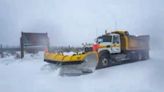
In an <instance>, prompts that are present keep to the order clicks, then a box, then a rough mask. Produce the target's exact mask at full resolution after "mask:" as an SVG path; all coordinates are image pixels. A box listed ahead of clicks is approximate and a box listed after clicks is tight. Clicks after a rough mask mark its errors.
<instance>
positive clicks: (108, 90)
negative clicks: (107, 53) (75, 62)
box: [0, 52, 164, 92]
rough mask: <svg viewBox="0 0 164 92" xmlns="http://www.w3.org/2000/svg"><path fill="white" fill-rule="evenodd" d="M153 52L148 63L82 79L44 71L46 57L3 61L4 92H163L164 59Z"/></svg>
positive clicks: (0, 65) (0, 79) (0, 77)
mask: <svg viewBox="0 0 164 92" xmlns="http://www.w3.org/2000/svg"><path fill="white" fill-rule="evenodd" d="M160 55H162V53H158V52H151V58H150V60H147V61H142V62H136V63H130V64H124V65H119V66H114V67H110V68H105V69H101V70H97V71H95V72H94V73H92V74H87V75H81V76H59V74H58V71H44V70H42V69H41V68H42V67H43V66H44V65H46V64H47V63H45V62H43V53H39V54H38V55H35V56H33V57H31V55H26V57H25V58H24V59H22V60H21V59H14V57H13V56H10V57H7V58H3V59H0V92H163V91H164V71H163V70H164V59H163V58H162V56H160Z"/></svg>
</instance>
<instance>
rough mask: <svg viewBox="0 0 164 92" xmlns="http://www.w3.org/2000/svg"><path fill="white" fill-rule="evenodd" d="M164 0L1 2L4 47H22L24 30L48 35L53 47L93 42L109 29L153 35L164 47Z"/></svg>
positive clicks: (154, 41)
mask: <svg viewBox="0 0 164 92" xmlns="http://www.w3.org/2000/svg"><path fill="white" fill-rule="evenodd" d="M163 4H164V1H163V0H0V13H1V14H0V44H4V45H10V46H11V45H12V46H13V45H14V46H18V45H19V38H20V36H21V34H20V33H21V31H23V32H47V33H48V35H49V38H50V44H51V45H53V46H61V45H64V46H67V45H71V46H80V45H81V43H83V42H93V41H94V38H95V37H96V36H98V35H101V34H103V33H104V31H105V30H106V29H108V30H115V29H125V30H127V31H129V32H130V33H131V34H135V35H142V34H149V35H150V36H151V48H152V49H156V48H157V49H158V48H162V47H164V42H163V38H164V37H163V36H162V35H163V33H164V32H163V30H164V26H163V24H164V10H163V8H164V6H163Z"/></svg>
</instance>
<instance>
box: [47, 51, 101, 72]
mask: <svg viewBox="0 0 164 92" xmlns="http://www.w3.org/2000/svg"><path fill="white" fill-rule="evenodd" d="M44 60H45V61H46V62H49V63H54V64H60V65H61V67H60V68H61V69H60V71H61V73H62V74H72V73H90V72H94V70H95V69H96V66H97V63H98V54H97V52H94V51H92V52H86V53H82V54H74V55H63V54H59V53H48V52H47V53H45V55H44Z"/></svg>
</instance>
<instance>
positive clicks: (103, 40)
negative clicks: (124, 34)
mask: <svg viewBox="0 0 164 92" xmlns="http://www.w3.org/2000/svg"><path fill="white" fill-rule="evenodd" d="M96 43H97V44H99V46H100V48H99V49H98V52H101V51H103V50H107V51H109V52H110V53H111V54H112V53H120V52H121V41H120V35H119V34H114V33H112V34H110V33H108V34H105V35H103V36H100V37H98V38H97V39H96Z"/></svg>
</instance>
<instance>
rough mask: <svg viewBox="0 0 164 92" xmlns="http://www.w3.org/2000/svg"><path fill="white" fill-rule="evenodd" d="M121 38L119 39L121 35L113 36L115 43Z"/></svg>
mask: <svg viewBox="0 0 164 92" xmlns="http://www.w3.org/2000/svg"><path fill="white" fill-rule="evenodd" d="M119 42H120V40H119V37H118V36H113V43H117V44H118V43H119Z"/></svg>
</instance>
